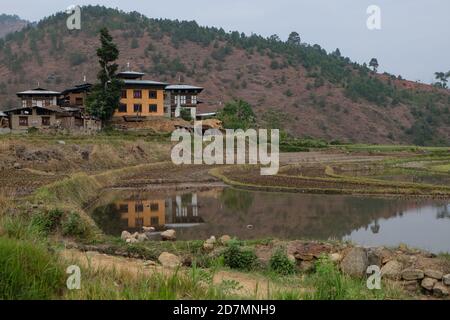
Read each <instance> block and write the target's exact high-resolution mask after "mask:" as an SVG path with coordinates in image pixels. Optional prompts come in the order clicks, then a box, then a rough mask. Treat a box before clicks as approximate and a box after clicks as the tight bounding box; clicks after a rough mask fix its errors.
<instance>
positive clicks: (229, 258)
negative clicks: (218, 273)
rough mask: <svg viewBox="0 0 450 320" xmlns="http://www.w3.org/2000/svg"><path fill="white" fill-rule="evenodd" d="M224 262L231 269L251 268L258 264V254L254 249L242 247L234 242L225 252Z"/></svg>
mask: <svg viewBox="0 0 450 320" xmlns="http://www.w3.org/2000/svg"><path fill="white" fill-rule="evenodd" d="M223 258H224V264H225V265H226V266H228V267H230V268H231V269H241V270H251V269H252V268H253V267H254V266H255V264H256V259H257V258H256V254H255V252H254V251H253V250H250V249H242V248H241V247H239V246H238V245H237V244H235V243H232V244H231V245H230V246H229V247H228V248H227V249H226V250H225V252H224V253H223Z"/></svg>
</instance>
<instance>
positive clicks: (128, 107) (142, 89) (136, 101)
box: [114, 71, 168, 120]
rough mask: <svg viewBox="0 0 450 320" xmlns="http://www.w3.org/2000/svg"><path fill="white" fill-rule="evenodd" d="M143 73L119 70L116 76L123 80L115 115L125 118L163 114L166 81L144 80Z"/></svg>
mask: <svg viewBox="0 0 450 320" xmlns="http://www.w3.org/2000/svg"><path fill="white" fill-rule="evenodd" d="M144 75H145V74H144V73H141V72H135V71H125V72H120V73H119V74H118V77H119V78H120V79H122V81H123V82H124V88H123V90H122V95H121V99H120V105H119V108H118V109H117V110H116V112H115V113H114V116H115V117H123V118H124V119H125V120H135V119H142V118H145V117H154V116H160V117H162V116H164V115H165V114H166V112H165V111H166V110H165V109H164V98H165V96H164V89H165V87H167V85H168V83H164V82H159V81H152V80H144V79H142V78H143V76H144Z"/></svg>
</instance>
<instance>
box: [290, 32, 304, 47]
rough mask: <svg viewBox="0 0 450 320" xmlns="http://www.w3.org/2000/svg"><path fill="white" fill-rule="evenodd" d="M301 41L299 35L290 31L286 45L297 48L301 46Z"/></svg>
mask: <svg viewBox="0 0 450 320" xmlns="http://www.w3.org/2000/svg"><path fill="white" fill-rule="evenodd" d="M301 42H302V40H301V39H300V35H299V34H298V32H295V31H292V32H291V34H290V35H289V38H288V40H287V43H288V44H291V45H295V46H299V45H300V44H301Z"/></svg>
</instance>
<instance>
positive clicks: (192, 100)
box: [191, 96, 197, 104]
mask: <svg viewBox="0 0 450 320" xmlns="http://www.w3.org/2000/svg"><path fill="white" fill-rule="evenodd" d="M191 104H197V96H192V97H191Z"/></svg>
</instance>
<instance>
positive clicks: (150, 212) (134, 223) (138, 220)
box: [116, 200, 166, 228]
mask: <svg viewBox="0 0 450 320" xmlns="http://www.w3.org/2000/svg"><path fill="white" fill-rule="evenodd" d="M116 205H117V209H118V210H119V212H120V213H121V215H122V220H127V221H128V223H127V225H128V227H129V228H141V227H143V226H146V227H150V226H152V227H158V226H163V225H165V224H166V214H165V201H164V200H127V201H120V202H118V203H117V204H116Z"/></svg>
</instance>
